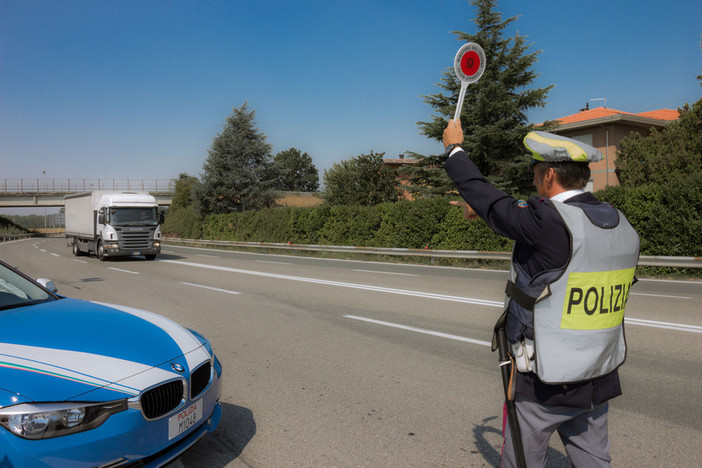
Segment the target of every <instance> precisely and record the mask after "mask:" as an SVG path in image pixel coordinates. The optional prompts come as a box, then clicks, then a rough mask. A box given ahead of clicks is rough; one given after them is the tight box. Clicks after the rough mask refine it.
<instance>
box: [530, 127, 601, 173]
mask: <svg viewBox="0 0 702 468" xmlns="http://www.w3.org/2000/svg"><path fill="white" fill-rule="evenodd" d="M524 146H526V148H527V149H528V150H529V151H531V153H532V158H534V160H533V161H532V165H533V164H535V163H537V162H564V161H573V162H583V163H591V162H597V161H601V160H602V153H600V151H599V150H598V149H597V148H593V147H592V146H590V145H588V144H585V143H583V142H581V141H577V140H573V139H572V138H566V137H564V136H560V135H556V134H553V133H548V132H541V131H533V132H529V133H527V134H526V136H525V137H524Z"/></svg>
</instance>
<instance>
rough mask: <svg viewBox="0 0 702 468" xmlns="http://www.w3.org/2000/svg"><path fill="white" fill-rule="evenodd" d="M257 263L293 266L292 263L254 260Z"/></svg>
mask: <svg viewBox="0 0 702 468" xmlns="http://www.w3.org/2000/svg"><path fill="white" fill-rule="evenodd" d="M254 262H257V263H273V264H275V265H292V263H290V262H273V261H271V260H254Z"/></svg>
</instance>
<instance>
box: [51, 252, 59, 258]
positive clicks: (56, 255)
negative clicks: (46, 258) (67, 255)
mask: <svg viewBox="0 0 702 468" xmlns="http://www.w3.org/2000/svg"><path fill="white" fill-rule="evenodd" d="M51 255H53V256H54V257H60V255H59V254H57V253H53V252H51Z"/></svg>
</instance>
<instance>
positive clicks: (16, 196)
mask: <svg viewBox="0 0 702 468" xmlns="http://www.w3.org/2000/svg"><path fill="white" fill-rule="evenodd" d="M175 182H176V179H47V178H36V179H0V208H25V207H26V208H31V207H50V206H58V207H63V206H64V204H63V199H64V197H65V196H66V195H68V194H70V193H81V192H89V191H91V190H113V191H115V192H148V193H150V194H151V195H153V196H154V198H156V202H157V203H158V204H159V205H162V206H169V205H170V204H171V199H172V198H173V194H174V193H175Z"/></svg>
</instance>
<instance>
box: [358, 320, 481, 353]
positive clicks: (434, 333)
mask: <svg viewBox="0 0 702 468" xmlns="http://www.w3.org/2000/svg"><path fill="white" fill-rule="evenodd" d="M344 317H346V318H348V319H353V320H360V321H362V322H368V323H373V324H376V325H383V326H385V327H391V328H399V329H401V330H407V331H411V332H415V333H422V334H424V335H432V336H438V337H440V338H446V339H449V340H455V341H462V342H464V343H473V344H477V345H481V346H492V343H490V342H488V341H481V340H474V339H473V338H466V337H464V336H458V335H449V334H448V333H442V332H437V331H432V330H426V329H424V328H417V327H410V326H408V325H400V324H399V323H392V322H383V321H382V320H375V319H370V318H366V317H358V316H356V315H344Z"/></svg>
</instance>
